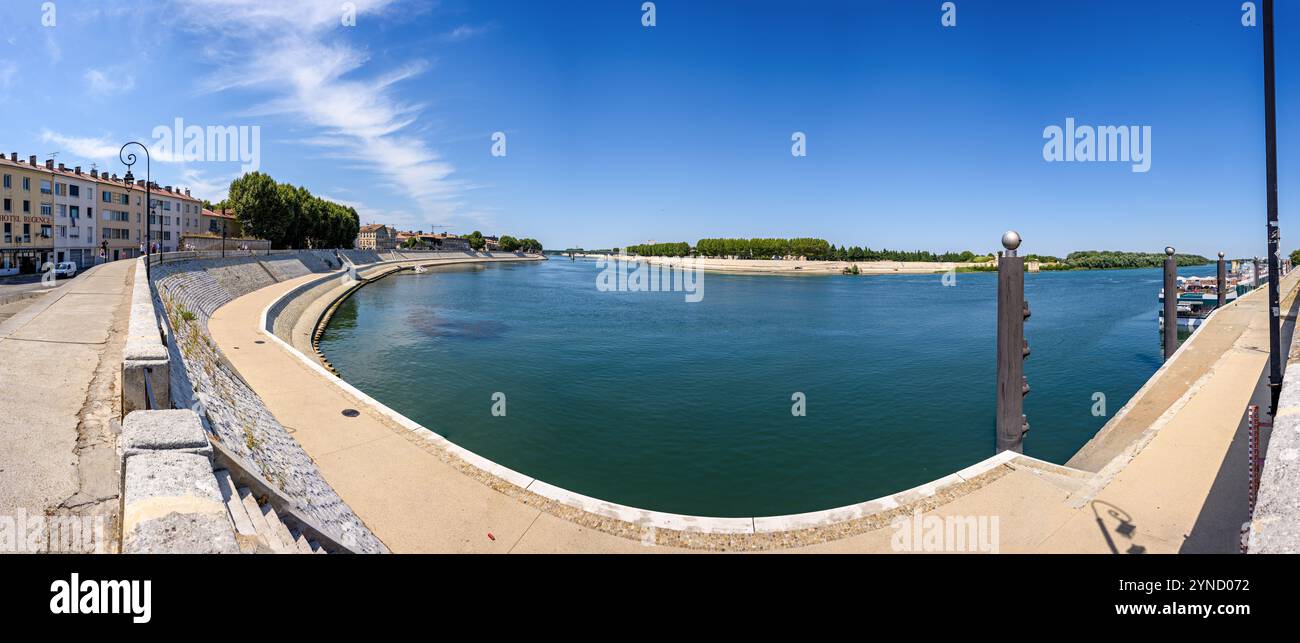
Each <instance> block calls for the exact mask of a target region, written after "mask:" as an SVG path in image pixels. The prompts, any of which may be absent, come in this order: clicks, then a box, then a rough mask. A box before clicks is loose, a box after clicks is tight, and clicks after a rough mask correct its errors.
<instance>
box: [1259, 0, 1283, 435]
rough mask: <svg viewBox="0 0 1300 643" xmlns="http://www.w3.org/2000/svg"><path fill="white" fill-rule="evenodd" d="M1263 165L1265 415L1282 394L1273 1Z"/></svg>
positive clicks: (1267, 27)
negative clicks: (1268, 402)
mask: <svg viewBox="0 0 1300 643" xmlns="http://www.w3.org/2000/svg"><path fill="white" fill-rule="evenodd" d="M1263 8H1264V11H1263V21H1262V22H1263V25H1262V26H1263V32H1264V165H1265V174H1266V176H1265V186H1264V189H1265V196H1266V207H1267V210H1268V211H1267V213H1266V217H1267V229H1268V344H1269V360H1268V362H1269V364H1268V387H1269V389H1270V392H1271V394H1272V400H1271V402H1272V404H1271V406H1270V408H1269V412H1270V413H1273V414H1276V413H1277V403H1278V398H1279V397H1280V396H1281V394H1282V349H1281V331H1280V328H1279V325H1280V321H1281V320H1280V317H1281V312H1282V311H1281V305H1280V302H1279V301H1278V299H1279V296H1280V284H1279V283H1278V281H1279V278H1278V277H1279V275H1278V260H1279V259H1280V257H1279V256H1278V255H1279V252H1278V242H1279V241H1281V240H1282V235H1281V232H1280V231H1279V230H1278V227H1277V90H1276V85H1275V80H1274V77H1273V73H1274V71H1273V70H1274V63H1273V0H1264V7H1263Z"/></svg>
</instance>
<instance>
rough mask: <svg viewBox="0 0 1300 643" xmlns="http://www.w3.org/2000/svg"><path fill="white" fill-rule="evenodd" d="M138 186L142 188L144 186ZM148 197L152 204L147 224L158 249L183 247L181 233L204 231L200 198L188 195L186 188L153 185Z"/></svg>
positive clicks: (174, 250)
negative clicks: (181, 245)
mask: <svg viewBox="0 0 1300 643" xmlns="http://www.w3.org/2000/svg"><path fill="white" fill-rule="evenodd" d="M138 187H139V189H141V190H143V186H138ZM149 201H150V204H151V205H152V206H153V214H151V215H150V216H149V225H150V226H151V227H152V234H153V241H154V243H155V244H156V245H157V248H158V251H159V252H176V251H177V250H183V249H184V248H181V247H180V244H181V238H182V237H183V236H185V235H189V236H193V235H196V234H199V233H200V232H202V231H203V202H202V201H199V200H198V199H195V198H194V197H193V196H191V195H190V191H189V190H188V189H185V190H182V189H180V188H174V189H173V188H172V186H170V185H167V186H157V185H155V186H154V187H153V190H152V194H150V196H149Z"/></svg>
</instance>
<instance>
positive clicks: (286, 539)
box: [262, 505, 298, 554]
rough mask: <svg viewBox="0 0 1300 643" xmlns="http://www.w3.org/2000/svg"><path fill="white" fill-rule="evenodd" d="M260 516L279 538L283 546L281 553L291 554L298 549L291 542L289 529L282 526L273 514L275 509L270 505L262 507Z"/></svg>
mask: <svg viewBox="0 0 1300 643" xmlns="http://www.w3.org/2000/svg"><path fill="white" fill-rule="evenodd" d="M262 516H264V517H265V518H266V522H267V523H268V524H270V525H271V531H272V532H273V533H274V534H275V535H276V536H278V537H279V538H280V543H281V544H282V545H284V551H282V552H281V553H284V554H292V553H294V552H295V551H297V549H298V545H297V544H296V543H294V542H293V536H291V535H290V534H289V528H288V527H285V526H284V523H283V522H281V521H280V516H279V515H277V514H276V513H275V508H274V507H272V506H271V505H266V506H264V507H262Z"/></svg>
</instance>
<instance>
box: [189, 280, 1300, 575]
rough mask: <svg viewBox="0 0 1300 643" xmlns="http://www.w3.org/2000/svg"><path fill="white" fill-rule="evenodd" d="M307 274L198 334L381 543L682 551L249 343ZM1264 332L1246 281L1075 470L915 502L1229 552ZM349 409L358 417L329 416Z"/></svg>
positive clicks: (837, 544) (1046, 544)
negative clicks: (406, 424)
mask: <svg viewBox="0 0 1300 643" xmlns="http://www.w3.org/2000/svg"><path fill="white" fill-rule="evenodd" d="M315 277H316V276H309V277H303V278H299V279H294V280H291V281H287V282H284V283H280V284H276V285H274V286H270V287H267V288H264V289H262V290H259V291H256V292H254V293H251V294H249V295H246V296H244V297H241V298H239V299H236V300H235V301H233V302H231V303H229V304H227V305H226V306H223V307H222V308H220V309H219V310H218V311H217V312H216V314H215V315H213V317H212V319H211V321H210V323H209V330H210V332H211V334H212V337H213V339H214V340H215V341H216V342H217V343H218V345H219V346H220V348H221V350H222V351H223V352H224V353H225V355H226V356H227V357H228V358H229V359H230V361H231V362H232V363H233V364H234V366H235V367H236V368H237V369H238V370H239V372H240V374H241V375H242V376H243V377H244V378H245V380H246V381H247V382H248V383H249V384H250V385H251V386H252V387H253V388H254V389H255V390H256V391H257V392H258V394H259V395H260V396H261V397H262V399H263V401H264V402H265V403H266V405H267V407H268V408H269V409H270V410H271V411H272V412H273V413H274V414H275V416H276V418H277V419H278V420H279V421H280V422H281V423H282V424H284V425H285V426H286V427H288V428H290V430H291V431H292V432H293V435H294V437H295V438H296V439H297V440H298V441H299V442H300V443H301V444H302V446H303V448H304V449H305V450H306V451H307V453H308V454H309V455H310V456H311V457H312V459H313V460H314V461H315V462H316V464H317V466H318V467H319V468H320V471H321V473H322V474H323V475H324V477H325V479H326V480H327V481H328V482H329V483H330V484H331V485H332V486H333V487H334V489H335V490H336V491H337V492H338V493H339V495H340V496H341V497H342V498H343V499H344V501H346V502H347V503H348V505H349V506H351V507H352V509H353V510H354V511H355V512H356V513H357V515H358V516H360V517H361V519H362V520H364V521H365V522H366V524H367V526H369V527H370V528H371V530H373V531H374V533H375V534H376V535H377V536H379V537H380V538H381V539H382V540H383V541H384V542H385V544H387V545H388V546H389V547H390V548H391V549H392V550H393V551H394V552H501V553H505V552H666V551H688V550H680V549H674V548H669V547H663V546H655V547H649V546H645V545H642V544H641V543H640V542H638V541H637V540H633V539H630V538H623V537H620V536H616V535H612V534H609V533H606V532H604V531H599V530H595V529H591V528H587V527H584V526H581V525H578V524H576V523H573V522H570V521H568V520H565V519H563V518H560V517H557V516H556V515H552V514H551V513H549V512H547V511H543V510H540V509H538V508H536V507H534V506H530V505H527V504H524V503H523V502H520V501H519V500H517V499H516V498H515V496H518V495H519V494H518V493H517V492H516V490H512V489H511V488H509V486H508V485H505V486H502V485H499V484H492V485H489V484H485V483H484V482H481V481H480V480H479V479H476V478H475V477H471V476H470V475H467V474H466V473H464V472H462V471H461V470H460V469H459V468H458V467H457V465H456V463H452V462H449V461H448V460H447V459H446V455H445V454H443V453H441V452H439V451H437V450H436V449H433V448H431V447H430V446H429V445H428V443H427V442H426V441H424V440H422V439H421V438H419V437H418V436H415V435H413V434H412V433H411V432H410V431H408V430H406V429H405V428H403V427H400V426H397V425H395V423H393V422H392V421H391V420H389V419H387V418H386V417H384V416H383V415H381V414H380V413H378V412H376V411H374V410H373V409H370V408H369V407H367V406H365V405H364V404H362V403H361V402H359V401H358V400H356V399H354V398H353V397H351V396H350V395H349V394H347V393H346V392H345V391H344V390H343V389H342V388H340V387H339V386H337V385H336V384H335V383H334V381H333V380H331V379H329V378H326V377H324V376H322V375H320V374H319V373H318V372H316V371H315V370H313V369H311V368H308V367H307V366H306V365H305V364H303V363H302V361H301V360H300V359H299V358H298V357H296V356H294V355H291V354H290V353H289V352H287V351H286V350H284V349H283V348H281V347H280V346H279V345H277V344H276V343H275V342H267V341H265V336H264V335H263V334H262V333H261V330H260V329H259V327H258V324H259V321H260V316H261V313H262V311H263V309H265V308H266V306H268V305H269V304H270V303H271V302H272V301H274V300H275V299H277V298H278V297H279V296H281V295H282V294H284V293H286V292H288V291H289V290H291V289H293V288H295V287H296V286H298V285H299V284H301V283H303V282H304V281H306V280H309V279H312V278H315ZM1297 279H1300V273H1297V274H1294V275H1292V276H1290V277H1288V278H1286V279H1285V280H1284V282H1283V286H1284V290H1283V292H1284V294H1285V295H1286V297H1285V299H1284V302H1283V307H1284V308H1285V309H1288V310H1290V309H1291V308H1292V307H1294V305H1295V288H1296V285H1297ZM1152 300H1153V302H1154V300H1155V297H1154V294H1153V297H1152ZM1152 323H1153V324H1154V323H1155V321H1154V320H1152ZM1152 331H1153V333H1154V331H1155V329H1154V328H1153V329H1152ZM1289 333H1290V329H1289V328H1288V329H1287V335H1289ZM1287 335H1284V338H1285V337H1286V336H1287ZM1267 340H1268V329H1267V317H1266V314H1265V298H1264V291H1262V290H1261V291H1256V292H1254V293H1252V294H1250V295H1247V296H1245V297H1243V298H1241V299H1240V300H1239V301H1238V302H1237V303H1235V304H1233V305H1232V306H1229V307H1227V308H1224V309H1223V310H1222V311H1220V312H1219V313H1218V314H1216V315H1215V319H1214V320H1213V321H1212V322H1211V323H1210V324H1208V325H1206V326H1204V327H1202V328H1201V329H1199V330H1198V331H1197V332H1196V333H1195V334H1194V335H1193V337H1192V338H1191V339H1190V340H1188V343H1187V345H1186V346H1185V347H1184V348H1183V349H1182V350H1181V352H1180V354H1179V355H1178V356H1176V358H1175V360H1174V361H1172V362H1170V364H1169V365H1168V367H1167V368H1165V369H1163V370H1162V371H1161V372H1159V373H1157V375H1156V376H1155V377H1154V378H1153V379H1152V381H1151V382H1149V383H1148V385H1147V386H1146V387H1144V389H1143V390H1142V391H1139V393H1138V395H1137V396H1135V399H1134V400H1133V401H1132V402H1130V404H1129V405H1128V406H1127V407H1126V409H1125V410H1123V411H1121V412H1120V413H1118V414H1117V417H1116V418H1115V419H1114V420H1112V422H1111V423H1110V424H1109V425H1108V426H1107V428H1106V429H1105V430H1104V431H1103V433H1102V434H1100V435H1099V438H1098V439H1095V440H1094V442H1093V443H1090V444H1089V446H1088V447H1087V448H1085V450H1084V451H1081V456H1080V461H1081V462H1082V463H1083V464H1080V465H1079V466H1080V467H1087V468H1088V469H1090V470H1085V469H1084V468H1071V469H1066V468H1063V467H1055V466H1051V465H1039V464H1036V463H1032V462H1025V461H1017V462H1015V463H1011V464H1008V465H1003V466H1004V467H1005V471H1002V472H1001V475H1000V477H996V479H993V480H992V481H991V482H989V483H988V484H985V485H983V486H980V487H978V488H976V489H974V490H972V491H970V492H969V493H964V495H960V496H954V497H941V499H940V500H939V501H937V502H935V503H930V504H929V505H927V506H926V509H927V515H937V516H940V517H943V516H963V517H969V516H997V517H998V520H999V525H1000V527H999V536H1000V545H999V549H1000V551H1002V552H1061V553H1066V552H1069V553H1142V552H1153V553H1154V552H1180V551H1182V552H1194V551H1207V552H1209V551H1212V552H1225V553H1227V552H1234V551H1236V550H1237V533H1238V530H1239V528H1240V525H1241V523H1242V522H1244V521H1245V519H1246V517H1245V510H1246V467H1245V457H1244V432H1243V430H1242V427H1243V422H1244V417H1245V412H1246V407H1247V405H1248V404H1250V403H1260V400H1261V397H1260V394H1261V389H1260V386H1259V383H1260V378H1261V376H1262V375H1266V373H1265V369H1266V368H1267V361H1268V353H1267V345H1268V343H1267ZM1263 392H1264V394H1265V397H1264V398H1263V399H1264V406H1265V408H1266V407H1267V398H1266V390H1264V391H1263ZM350 408H351V409H358V410H360V411H361V414H360V415H359V416H358V417H353V418H349V417H345V416H343V415H342V411H343V410H344V409H350ZM1038 430H1039V431H1047V430H1050V427H1048V426H1046V425H1043V426H1042V428H1039V429H1038ZM1076 464H1078V463H1076ZM864 500H866V499H865V498H864ZM909 511H910V509H909ZM489 534H490V535H489ZM893 534H894V531H893V530H892V529H890V528H888V527H885V528H880V529H875V530H873V531H868V532H866V533H859V534H857V535H853V536H849V537H845V538H842V539H839V540H834V541H832V542H827V543H823V544H818V545H813V546H808V547H802V548H800V549H797V550H795V551H808V552H889V551H892V547H891V537H892V536H893ZM745 548H746V547H745V545H744V544H743V543H740V544H739V546H738V547H736V549H745Z"/></svg>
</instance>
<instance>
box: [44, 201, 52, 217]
mask: <svg viewBox="0 0 1300 643" xmlns="http://www.w3.org/2000/svg"><path fill="white" fill-rule="evenodd" d="M53 214H54V208H53V207H52V206H51V205H50V204H49V203H42V204H41V216H43V217H48V216H53Z"/></svg>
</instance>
